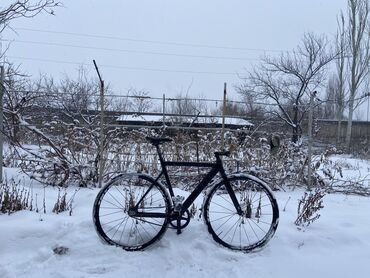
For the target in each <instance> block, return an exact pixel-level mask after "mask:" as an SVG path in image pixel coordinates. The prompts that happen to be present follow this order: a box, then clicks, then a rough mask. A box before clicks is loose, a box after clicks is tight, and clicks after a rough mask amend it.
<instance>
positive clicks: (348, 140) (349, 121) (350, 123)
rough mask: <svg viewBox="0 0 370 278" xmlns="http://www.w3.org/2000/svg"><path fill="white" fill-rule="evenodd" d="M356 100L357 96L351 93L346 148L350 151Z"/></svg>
mask: <svg viewBox="0 0 370 278" xmlns="http://www.w3.org/2000/svg"><path fill="white" fill-rule="evenodd" d="M354 102H355V96H354V95H353V94H351V97H350V99H349V105H348V120H347V133H346V148H347V150H348V151H349V149H350V147H351V136H352V118H353V107H354Z"/></svg>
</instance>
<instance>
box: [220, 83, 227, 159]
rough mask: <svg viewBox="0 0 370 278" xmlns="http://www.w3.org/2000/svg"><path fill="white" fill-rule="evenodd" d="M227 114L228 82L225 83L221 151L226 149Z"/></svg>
mask: <svg viewBox="0 0 370 278" xmlns="http://www.w3.org/2000/svg"><path fill="white" fill-rule="evenodd" d="M225 114H226V82H225V83H224V102H223V106H222V129H221V151H222V152H223V151H224V150H225V139H224V136H225Z"/></svg>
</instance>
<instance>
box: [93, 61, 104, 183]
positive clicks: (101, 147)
mask: <svg viewBox="0 0 370 278" xmlns="http://www.w3.org/2000/svg"><path fill="white" fill-rule="evenodd" d="M93 62H94V66H95V69H96V72H97V74H98V76H99V80H100V133H99V141H100V145H99V158H100V159H99V188H101V187H102V185H103V174H104V80H103V79H102V77H101V75H100V72H99V68H98V66H97V64H96V62H95V60H93Z"/></svg>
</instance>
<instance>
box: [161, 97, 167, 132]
mask: <svg viewBox="0 0 370 278" xmlns="http://www.w3.org/2000/svg"><path fill="white" fill-rule="evenodd" d="M162 114H163V119H162V120H163V130H164V128H165V126H166V123H165V120H166V119H165V117H164V115H165V114H166V95H165V94H163V107H162Z"/></svg>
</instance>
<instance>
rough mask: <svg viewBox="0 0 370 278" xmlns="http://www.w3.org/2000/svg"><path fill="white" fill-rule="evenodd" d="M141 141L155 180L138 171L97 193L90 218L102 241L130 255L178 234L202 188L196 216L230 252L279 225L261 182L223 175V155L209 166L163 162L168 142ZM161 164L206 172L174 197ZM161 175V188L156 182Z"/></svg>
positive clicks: (253, 244)
mask: <svg viewBox="0 0 370 278" xmlns="http://www.w3.org/2000/svg"><path fill="white" fill-rule="evenodd" d="M147 139H148V140H149V141H150V142H151V143H152V144H153V145H154V146H155V147H156V149H157V152H158V157H159V161H160V164H161V166H162V171H161V172H160V174H159V175H158V177H156V178H154V177H152V176H150V175H147V174H141V173H127V174H120V175H118V176H116V177H115V178H113V179H112V180H111V181H110V182H108V183H107V184H106V185H105V186H104V187H103V188H102V189H101V191H100V192H99V193H98V195H97V197H96V200H95V203H94V209H93V219H94V224H95V227H96V230H97V232H98V234H99V236H100V237H101V238H102V239H103V240H104V241H106V242H107V243H109V244H112V245H116V246H120V247H122V248H123V249H125V250H128V251H135V250H142V249H144V248H146V247H148V246H149V245H151V244H153V243H154V242H156V241H157V240H159V239H160V238H161V237H162V236H163V234H164V232H165V231H166V229H167V227H168V225H170V226H172V227H173V228H175V229H177V233H178V234H180V233H181V230H182V229H183V228H185V227H186V226H187V225H188V224H189V222H190V218H191V217H190V212H189V208H190V207H191V205H192V204H193V202H194V200H195V199H196V198H197V197H198V196H199V195H200V194H201V192H202V191H203V190H204V189H205V188H208V190H207V194H206V197H205V199H204V203H203V208H202V213H203V217H204V220H205V223H206V225H207V227H208V231H209V232H210V233H211V235H212V237H213V239H214V240H215V241H216V242H218V243H220V244H221V245H223V246H226V247H228V248H230V249H233V250H241V251H251V250H253V249H256V248H259V247H262V246H263V245H265V244H266V243H267V242H268V241H269V240H270V239H271V237H272V236H273V235H274V233H275V231H276V228H277V226H278V222H279V209H278V205H277V202H276V199H275V197H274V196H273V194H272V191H271V190H270V188H269V187H268V185H267V184H266V183H265V182H263V181H262V180H260V179H258V178H256V177H254V176H251V175H248V174H241V173H239V174H230V175H229V174H226V173H225V170H224V167H223V164H222V160H221V157H222V156H228V155H229V152H215V157H216V160H215V162H210V163H208V162H178V161H165V160H164V158H163V155H162V152H161V150H160V147H159V146H160V145H161V144H162V143H165V142H169V141H172V140H171V139H169V138H152V137H147ZM167 166H188V167H194V166H196V167H206V168H209V169H210V170H209V172H208V173H207V174H206V175H205V176H204V177H203V179H202V180H201V181H200V183H199V184H198V185H197V186H196V187H195V189H194V190H193V191H192V192H191V193H190V195H189V196H188V197H187V198H186V199H185V198H184V197H182V196H175V195H174V192H173V188H172V185H171V181H170V178H169V175H168V171H167ZM217 174H219V177H218V179H217V180H216V181H215V182H214V181H213V180H214V177H215V176H216V175H217ZM161 177H164V180H165V182H166V185H167V189H166V187H165V186H163V184H161V183H160V182H159V179H160V178H161Z"/></svg>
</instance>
